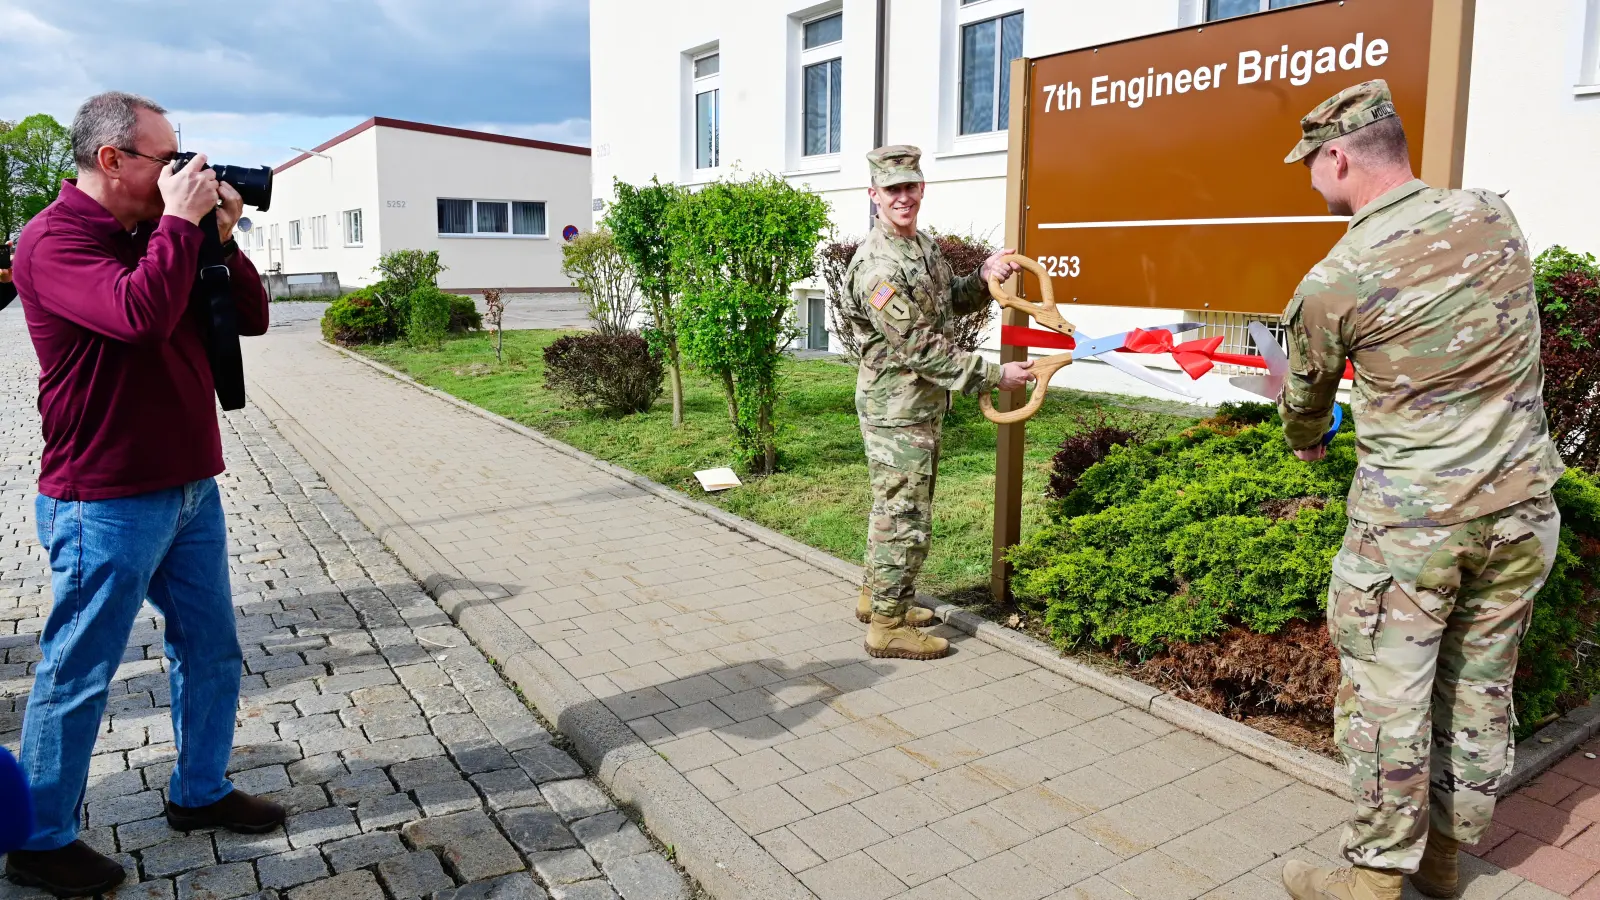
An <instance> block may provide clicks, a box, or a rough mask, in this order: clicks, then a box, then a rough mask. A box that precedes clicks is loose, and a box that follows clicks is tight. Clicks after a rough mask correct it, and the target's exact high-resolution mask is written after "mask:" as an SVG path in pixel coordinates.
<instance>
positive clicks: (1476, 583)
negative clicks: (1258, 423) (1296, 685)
mask: <svg viewBox="0 0 1600 900" xmlns="http://www.w3.org/2000/svg"><path fill="white" fill-rule="evenodd" d="M1301 125H1302V130H1303V132H1304V140H1302V141H1301V142H1300V144H1299V146H1297V147H1296V148H1295V150H1294V152H1293V153H1291V154H1290V155H1289V158H1288V159H1287V160H1286V162H1290V163H1294V162H1300V161H1302V160H1303V161H1304V162H1305V164H1306V166H1307V167H1308V168H1309V169H1310V170H1311V178H1312V185H1313V187H1314V188H1315V189H1316V190H1318V191H1319V192H1320V193H1321V194H1322V195H1323V197H1324V198H1326V199H1327V200H1328V207H1329V210H1330V211H1331V212H1333V213H1334V214H1336V215H1353V218H1352V219H1351V220H1350V230H1349V232H1348V233H1347V234H1346V235H1345V237H1344V238H1343V239H1342V240H1340V241H1339V243H1338V244H1337V245H1336V246H1335V247H1334V248H1333V251H1332V252H1331V253H1329V255H1328V257H1327V258H1326V259H1324V260H1323V261H1322V262H1320V263H1318V264H1317V265H1316V267H1315V268H1313V269H1312V270H1311V273H1310V274H1309V275H1307V276H1306V278H1305V280H1304V281H1302V282H1301V284H1300V287H1299V288H1298V290H1297V291H1296V292H1295V295H1294V298H1293V299H1292V300H1291V301H1290V302H1289V306H1288V309H1287V310H1286V311H1285V313H1284V323H1285V327H1286V330H1287V332H1288V337H1289V341H1288V344H1289V359H1290V376H1289V380H1288V382H1287V383H1286V385H1285V387H1284V392H1283V396H1282V398H1281V400H1280V403H1279V407H1280V410H1281V412H1282V414H1283V421H1284V430H1285V433H1286V435H1287V437H1288V442H1289V446H1290V448H1291V449H1293V450H1294V451H1295V453H1296V455H1298V456H1299V457H1300V458H1301V459H1305V460H1308V461H1311V460H1316V459H1320V458H1321V457H1322V455H1323V450H1322V445H1321V436H1322V434H1323V433H1324V432H1326V431H1327V429H1328V427H1329V425H1330V421H1331V411H1332V407H1333V404H1334V402H1335V401H1334V392H1335V390H1336V389H1337V388H1338V386H1339V379H1340V377H1341V375H1342V373H1343V370H1344V367H1345V360H1346V359H1347V358H1348V359H1349V360H1351V361H1352V362H1353V363H1354V365H1355V385H1354V387H1353V388H1352V390H1351V407H1352V409H1353V411H1354V413H1355V422H1356V433H1357V442H1356V449H1357V454H1358V456H1359V459H1360V462H1359V465H1358V467H1357V469H1356V477H1355V482H1354V484H1353V485H1352V486H1351V488H1350V497H1349V505H1348V509H1349V513H1350V525H1349V530H1348V531H1347V532H1346V535H1345V540H1344V546H1343V548H1342V549H1341V550H1340V551H1339V554H1338V556H1337V557H1335V559H1334V562H1333V578H1332V582H1331V584H1330V585H1329V588H1328V632H1329V636H1330V637H1331V638H1332V640H1333V643H1334V644H1335V646H1336V647H1337V648H1338V651H1339V658H1340V669H1341V678H1340V685H1339V692H1338V697H1337V700H1336V708H1335V726H1334V737H1335V741H1336V742H1337V743H1338V744H1339V747H1340V749H1341V751H1342V752H1343V753H1344V756H1345V759H1346V762H1347V764H1348V769H1349V773H1350V785H1351V792H1352V794H1353V795H1354V800H1355V806H1356V809H1355V814H1354V816H1353V817H1352V818H1351V820H1350V822H1349V824H1348V825H1347V826H1346V828H1345V833H1344V841H1343V853H1344V857H1345V859H1346V860H1348V861H1349V862H1350V863H1351V864H1352V867H1351V868H1346V869H1341V870H1338V871H1330V870H1326V869H1316V868H1313V867H1311V866H1309V865H1307V864H1305V863H1301V862H1290V863H1289V864H1288V865H1286V866H1285V868H1284V874H1283V878H1284V884H1285V886H1287V887H1288V889H1289V892H1290V893H1291V894H1292V895H1294V896H1295V897H1299V898H1306V900H1308V898H1313V897H1333V898H1374V897H1384V898H1398V897H1399V896H1400V889H1401V880H1402V878H1403V875H1404V873H1412V882H1413V884H1415V885H1416V887H1417V889H1418V890H1420V891H1421V892H1423V893H1424V894H1427V895H1429V896H1433V897H1450V896H1453V895H1454V894H1455V892H1456V890H1457V871H1456V849H1457V847H1458V845H1459V844H1462V843H1467V844H1471V843H1475V842H1476V841H1477V840H1478V839H1479V838H1480V837H1481V836H1482V835H1483V833H1484V830H1485V828H1487V827H1488V825H1489V819H1490V816H1491V815H1492V814H1493V812H1494V798H1495V791H1496V788H1497V786H1498V784H1499V781H1500V778H1501V776H1502V775H1504V773H1505V772H1507V771H1508V770H1509V769H1510V768H1511V756H1512V746H1511V729H1512V726H1513V725H1514V723H1515V717H1514V713H1513V710H1512V704H1511V681H1512V675H1513V673H1514V672H1515V671H1516V667H1517V643H1518V641H1519V640H1520V639H1521V637H1522V634H1523V631H1524V629H1525V628H1526V626H1527V622H1528V618H1529V615H1530V614H1531V612H1532V600H1533V597H1534V595H1535V594H1536V593H1538V591H1539V589H1540V588H1541V587H1542V586H1543V585H1544V582H1545V579H1546V578H1547V577H1548V576H1549V573H1550V568H1551V566H1552V564H1553V562H1554V560H1555V555H1556V542H1557V539H1558V537H1559V533H1560V527H1561V526H1560V516H1559V514H1558V512H1557V511H1556V505H1555V502H1554V501H1553V500H1552V499H1551V496H1550V491H1551V488H1552V486H1553V485H1554V484H1555V482H1556V480H1557V479H1558V478H1560V477H1561V473H1562V463H1561V459H1560V457H1559V456H1558V455H1557V453H1556V450H1555V447H1554V445H1553V444H1552V443H1551V441H1550V438H1549V433H1548V428H1547V426H1546V423H1545V416H1544V404H1543V400H1542V389H1543V379H1544V375H1543V370H1542V368H1541V367H1540V363H1539V314H1538V309H1537V307H1536V306H1535V304H1534V296H1533V269H1532V263H1531V261H1530V260H1529V257H1528V249H1527V242H1526V240H1525V239H1524V238H1523V236H1522V231H1521V229H1520V228H1518V226H1517V222H1516V219H1515V218H1513V217H1512V215H1511V210H1510V209H1509V208H1507V206H1506V204H1505V201H1503V200H1502V199H1501V198H1500V197H1499V196H1497V195H1495V194H1493V193H1490V192H1487V191H1460V190H1439V189H1435V188H1431V187H1429V186H1428V185H1427V184H1424V183H1423V182H1421V181H1419V180H1416V179H1415V178H1414V176H1413V175H1412V174H1411V164H1410V160H1409V151H1408V150H1407V146H1406V140H1405V132H1404V130H1403V129H1402V128H1401V125H1400V120H1399V119H1398V118H1397V117H1396V115H1395V110H1394V103H1393V102H1392V100H1391V98H1390V95H1389V89H1388V86H1387V85H1386V84H1385V83H1384V82H1382V81H1373V82H1368V83H1366V84H1361V85H1357V86H1355V87H1352V88H1349V89H1347V90H1345V91H1343V92H1341V93H1340V94H1338V95H1337V96H1335V97H1333V98H1331V99H1329V100H1327V101H1326V102H1324V103H1322V104H1321V105H1320V106H1318V107H1317V108H1316V109H1315V110H1313V111H1312V112H1311V113H1310V114H1309V115H1308V116H1306V118H1305V119H1304V120H1303V121H1302V123H1301Z"/></svg>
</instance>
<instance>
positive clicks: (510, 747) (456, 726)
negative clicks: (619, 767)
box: [0, 309, 688, 900]
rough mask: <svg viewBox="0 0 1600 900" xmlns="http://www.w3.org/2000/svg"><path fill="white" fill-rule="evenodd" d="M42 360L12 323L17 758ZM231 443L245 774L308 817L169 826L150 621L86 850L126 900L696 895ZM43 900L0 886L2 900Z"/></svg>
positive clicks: (269, 473) (8, 561)
mask: <svg viewBox="0 0 1600 900" xmlns="http://www.w3.org/2000/svg"><path fill="white" fill-rule="evenodd" d="M26 340H27V339H26V333H25V332H24V330H23V327H22V316H21V315H20V310H16V309H12V310H8V311H6V312H5V313H4V314H3V315H0V402H3V407H0V570H3V573H0V743H4V744H5V745H6V746H7V747H9V748H10V749H11V750H12V751H13V752H14V751H15V750H16V749H17V743H18V740H19V729H20V728H21V724H22V718H23V714H24V709H25V707H26V704H27V696H28V691H29V690H30V688H31V687H32V670H33V667H34V665H35V663H36V661H37V660H38V658H39V651H38V646H37V635H38V632H39V631H40V629H41V627H42V626H43V624H44V616H45V615H46V614H47V612H48V608H49V602H50V593H49V579H48V564H47V561H46V560H45V558H44V554H43V551H42V550H41V549H40V548H39V546H38V543H37V541H36V539H35V537H34V525H33V516H32V498H33V493H34V485H35V481H36V479H37V476H38V472H37V465H38V453H39V446H40V439H39V424H38V418H37V416H36V414H35V412H34V399H33V395H34V387H33V385H34V380H35V378H36V375H37V371H38V369H37V364H36V363H35V361H34V358H33V354H32V348H31V347H29V346H28V345H27V343H26ZM223 434H224V442H225V448H226V454H227V460H228V472H227V474H226V475H224V476H223V477H222V478H221V479H219V482H220V484H221V487H222V490H223V495H224V502H225V503H226V506H227V512H228V524H229V530H230V537H231V540H232V544H233V546H232V548H231V553H232V556H233V559H232V571H233V578H234V604H235V607H236V611H237V616H238V628H239V634H240V638H241V642H242V643H243V645H244V648H245V651H244V652H245V661H246V676H245V679H244V688H243V697H242V699H241V702H240V709H239V719H238V731H237V734H236V736H235V749H234V755H233V759H232V762H231V764H230V771H231V772H232V773H233V774H232V777H233V779H234V781H235V783H236V784H237V785H238V786H239V787H240V788H243V789H245V790H249V791H253V792H257V793H263V794H267V795H268V796H271V797H273V798H274V799H276V800H278V801H279V802H281V803H283V804H285V805H286V806H287V807H288V808H289V810H290V813H291V818H290V819H289V822H288V826H287V828H286V829H283V830H278V831H276V832H274V833H271V834H266V835H261V836H256V837H244V836H239V835H234V834H229V833H227V832H216V833H213V832H210V831H201V832H195V833H193V834H190V835H187V836H184V835H179V834H177V833H175V832H173V831H171V830H170V829H168V828H167V825H166V822H165V820H164V819H162V818H160V812H161V806H162V801H163V792H164V790H165V787H166V784H167V777H168V775H169V774H170V772H171V766H172V760H173V759H174V758H175V749H174V747H173V744H172V725H171V721H170V719H169V708H168V700H169V696H168V688H167V676H166V672H165V669H166V664H165V660H164V659H163V650H162V624H161V619H160V618H159V617H158V616H157V615H156V614H155V613H154V611H153V610H152V609H150V608H149V607H148V606H147V607H145V608H144V610H143V611H142V614H141V616H140V618H139V620H138V624H137V626H136V628H135V630H134V633H133V637H132V639H131V640H130V641H129V643H128V649H127V653H126V654H125V655H124V657H123V663H122V665H121V667H120V668H119V669H118V671H117V674H116V680H115V681H114V682H113V684H112V686H111V695H112V696H111V701H110V705H109V708H108V710H107V713H106V720H105V725H104V728H103V729H102V733H101V734H100V737H99V740H98V742H97V744H96V748H95V756H94V761H93V765H92V768H91V775H90V779H89V789H88V795H87V804H86V819H87V826H88V827H87V829H86V830H85V831H84V833H83V838H84V840H86V841H87V842H89V843H90V844H91V845H93V846H94V847H96V848H97V849H99V850H100V851H101V852H104V853H107V854H112V855H114V856H116V858H117V859H118V860H120V861H121V863H122V864H123V866H124V868H126V869H127V871H128V873H129V878H128V882H127V885H126V886H125V887H123V888H121V889H119V890H118V891H117V892H116V894H115V896H116V897H117V898H119V900H121V898H130V900H173V898H174V897H176V898H177V900H229V898H235V897H246V896H249V897H250V898H251V900H278V898H280V897H287V898H288V900H414V898H423V897H430V898H432V900H489V898H493V900H542V898H545V897H546V896H547V895H546V889H548V890H549V895H550V896H553V897H555V898H557V900H563V898H571V900H580V898H581V900H607V898H610V900H616V897H617V892H620V893H621V895H622V896H623V898H624V900H655V898H663V897H664V898H687V897H688V892H687V889H686V887H685V885H684V883H683V880H682V878H681V876H680V875H679V874H678V873H677V871H676V870H675V869H673V867H672V866H671V865H670V864H669V863H668V862H667V861H666V860H665V859H664V858H663V857H662V856H661V855H660V854H659V853H657V852H656V851H655V850H653V849H652V847H651V845H650V842H649V841H648V840H647V839H646V838H645V836H644V835H643V834H641V833H640V832H639V830H638V829H637V828H635V827H634V826H633V825H632V824H631V823H630V822H629V821H628V820H627V819H626V818H625V817H624V816H623V814H622V813H621V812H619V811H618V810H617V809H616V807H615V806H614V805H613V804H612V802H611V800H610V799H609V798H608V797H607V796H606V795H605V793H603V792H602V791H601V790H600V789H599V788H598V787H597V786H596V785H595V783H594V782H593V781H591V780H588V779H586V778H585V777H584V772H583V769H582V767H581V766H579V765H578V764H577V763H576V762H575V761H574V760H573V759H572V758H571V757H570V756H568V755H567V753H566V752H564V751H563V750H561V749H560V748H559V747H557V746H556V745H555V744H553V743H552V737H551V735H550V734H549V733H548V732H546V731H545V729H544V728H543V727H541V725H540V723H539V722H538V720H537V719H536V718H535V717H534V715H533V714H532V713H531V712H530V711H529V710H528V709H527V707H526V706H524V705H523V703H522V702H521V701H520V700H519V699H518V698H517V696H516V695H515V694H514V693H513V692H512V691H511V690H510V689H508V688H507V686H506V685H505V684H504V682H503V681H502V679H501V678H500V676H499V675H498V674H497V673H496V672H495V670H494V669H493V668H492V667H491V666H490V664H489V662H488V661H486V660H485V659H484V657H483V656H482V655H481V654H480V653H479V652H478V651H477V650H476V649H475V648H474V647H473V646H472V645H471V644H470V643H469V642H468V641H467V639H466V636H465V635H463V634H462V633H461V632H460V631H458V630H457V629H456V628H455V627H454V626H452V625H451V624H450V621H449V619H448V617H447V616H445V614H444V613H443V612H442V611H441V610H440V609H439V607H438V606H437V605H436V604H435V603H434V602H433V600H432V599H431V598H429V597H428V595H427V594H426V593H424V592H423V590H422V588H421V586H419V585H418V584H417V582H416V581H415V579H413V578H412V577H411V576H410V575H409V574H408V573H407V572H406V571H405V569H404V568H402V567H401V566H400V565H399V563H398V562H396V561H395V559H394V558H393V557H392V556H391V555H390V554H389V552H388V551H387V550H385V549H384V548H383V546H382V545H381V544H380V543H379V542H378V541H377V540H376V539H374V537H373V536H372V534H371V533H369V532H368V531H367V529H366V528H365V527H364V526H363V525H362V524H361V522H360V521H359V520H357V519H356V518H355V516H353V515H352V514H351V513H350V512H349V511H348V510H347V509H346V508H345V507H344V505H343V504H342V503H340V501H339V499H338V498H337V497H334V496H333V495H332V493H331V492H330V491H329V490H328V489H327V486H326V485H325V484H323V483H322V481H321V479H320V478H319V477H318V475H317V473H316V472H315V471H313V470H312V469H311V468H310V467H309V466H307V465H306V464H305V462H304V460H302V459H301V458H300V456H299V454H298V453H296V452H295V451H294V449H293V448H292V447H290V446H289V445H288V444H287V443H286V442H285V441H284V440H283V439H282V438H281V437H280V436H279V435H278V434H277V432H276V431H274V430H273V428H272V426H271V425H270V423H268V422H266V421H265V419H264V418H263V417H262V416H261V414H260V413H259V412H257V411H255V410H254V409H247V410H245V411H243V412H241V413H235V414H231V415H229V416H228V418H227V420H226V422H225V423H224V429H223ZM6 812H7V811H4V810H0V815H5V814H6ZM613 887H615V889H616V891H613ZM46 896H47V895H45V894H43V893H42V892H39V891H36V890H32V889H24V888H19V887H16V886H14V885H12V884H11V883H10V882H7V881H4V880H3V879H0V900H33V898H43V897H46Z"/></svg>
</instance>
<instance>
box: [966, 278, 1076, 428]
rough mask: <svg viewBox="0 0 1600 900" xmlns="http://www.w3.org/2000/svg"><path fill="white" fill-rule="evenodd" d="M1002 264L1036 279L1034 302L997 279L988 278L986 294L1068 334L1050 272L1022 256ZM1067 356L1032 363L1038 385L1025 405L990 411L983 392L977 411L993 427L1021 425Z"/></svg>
mask: <svg viewBox="0 0 1600 900" xmlns="http://www.w3.org/2000/svg"><path fill="white" fill-rule="evenodd" d="M1004 261H1005V262H1012V263H1016V264H1017V265H1019V266H1021V267H1022V268H1024V269H1027V270H1028V271H1029V272H1032V273H1033V274H1034V275H1035V276H1036V277H1037V278H1038V279H1039V292H1040V294H1041V295H1042V296H1041V297H1040V300H1039V302H1038V303H1031V302H1029V301H1027V300H1024V299H1022V298H1021V297H1018V296H1016V295H1015V294H1012V293H1010V292H1009V291H1007V290H1006V289H1005V287H1004V285H1002V284H1001V283H1000V279H998V278H990V279H989V294H990V296H992V297H994V299H995V302H997V303H999V304H1000V306H1001V307H1002V308H1006V309H1015V310H1019V311H1021V312H1024V313H1027V314H1028V316H1029V317H1031V318H1032V319H1033V320H1034V321H1035V322H1038V323H1039V324H1040V325H1042V326H1044V327H1045V328H1048V329H1050V330H1051V331H1054V332H1056V333H1058V334H1065V335H1071V334H1072V333H1073V331H1075V330H1076V329H1075V328H1074V326H1073V324H1072V323H1071V322H1068V321H1067V320H1066V319H1063V318H1062V317H1061V313H1060V312H1059V311H1057V310H1056V292H1055V288H1054V287H1052V286H1051V284H1050V273H1049V272H1047V271H1045V268H1044V266H1042V265H1040V264H1039V263H1038V262H1036V261H1035V260H1033V259H1030V258H1028V257H1026V256H1017V255H1012V256H1007V257H1004ZM1071 363H1072V354H1071V353H1058V354H1056V355H1055V356H1046V357H1045V358H1044V359H1038V360H1034V363H1033V368H1032V370H1031V371H1032V372H1033V374H1034V377H1035V378H1037V379H1039V383H1038V386H1037V387H1035V388H1034V389H1033V395H1032V396H1031V397H1029V398H1028V403H1027V405H1026V406H1022V407H1019V408H1017V409H1013V410H1011V411H1009V412H999V411H997V410H996V409H995V408H994V401H993V400H992V399H991V398H990V396H989V394H987V393H985V394H984V395H983V396H982V397H979V398H978V408H979V409H980V410H982V411H983V417H984V418H986V419H988V420H989V421H991V422H993V423H995V424H996V425H1010V424H1013V423H1015V422H1025V421H1027V420H1028V419H1031V418H1033V414H1034V413H1036V412H1038V411H1039V407H1041V406H1043V405H1044V397H1045V393H1046V392H1047V391H1048V390H1049V388H1050V379H1051V378H1052V377H1054V376H1055V374H1056V372H1059V371H1060V370H1061V369H1062V368H1064V367H1066V366H1068V365H1071Z"/></svg>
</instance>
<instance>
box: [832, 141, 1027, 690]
mask: <svg viewBox="0 0 1600 900" xmlns="http://www.w3.org/2000/svg"><path fill="white" fill-rule="evenodd" d="M921 158H922V151H920V150H918V149H917V148H915V147H907V146H891V147H880V148H878V149H877V150H874V151H872V152H871V153H869V154H867V163H868V165H869V167H870V168H871V171H872V187H870V188H868V194H869V195H870V196H871V197H872V201H873V203H875V204H877V208H878V219H877V222H876V223H875V225H874V227H873V229H872V233H870V234H868V235H867V237H866V240H864V241H862V242H861V246H860V247H859V248H858V249H857V250H856V255H855V257H854V258H852V259H851V260H850V268H849V269H848V270H847V271H846V273H845V285H846V291H847V297H846V300H847V303H846V304H845V306H846V310H847V314H846V315H845V317H844V318H845V323H844V324H845V326H846V327H848V328H850V329H852V330H853V331H854V333H855V337H856V340H857V342H858V344H859V345H860V347H861V369H860V372H859V374H858V375H857V377H856V412H857V414H858V415H859V416H860V418H861V437H862V440H863V442H864V443H865V444H866V449H867V471H868V473H869V474H870V476H871V479H872V515H871V518H870V520H869V521H868V526H867V557H866V563H867V565H866V582H865V584H863V585H862V587H861V596H860V600H859V602H858V603H857V606H856V618H858V619H859V620H861V621H862V622H866V623H869V627H868V630H867V640H866V648H867V652H868V653H869V654H871V655H873V656H878V657H896V658H901V659H938V658H939V657H941V656H944V655H945V654H946V653H948V652H949V650H950V643H949V641H946V640H945V639H944V638H941V637H936V636H934V635H929V634H924V633H923V632H922V631H920V630H919V629H918V628H917V626H919V625H926V624H927V623H928V622H930V621H931V620H932V619H933V615H932V613H930V612H928V611H927V610H925V609H922V608H920V607H917V606H915V605H913V603H912V600H913V598H914V597H915V596H916V587H915V585H916V579H917V572H918V571H920V570H921V568H922V563H923V561H924V560H926V559H927V558H928V542H929V539H930V537H931V536H932V532H933V486H934V478H935V474H936V472H937V470H938V465H939V435H940V430H941V428H942V427H943V423H944V414H945V411H946V410H948V409H949V406H950V393H949V392H950V391H962V392H964V393H968V394H978V393H981V392H983V391H989V390H993V389H994V388H996V387H998V388H1000V389H1001V390H1004V391H1009V390H1016V389H1017V388H1020V387H1022V386H1023V385H1025V384H1027V383H1028V382H1029V381H1032V380H1033V375H1032V374H1030V373H1029V372H1028V371H1027V370H1028V368H1029V367H1030V366H1032V365H1033V364H1032V363H1030V362H1016V363H1007V364H1005V365H1004V366H1001V365H999V364H997V363H993V362H990V361H989V360H987V359H984V358H983V357H982V356H981V355H979V354H977V353H972V352H967V351H964V350H961V349H960V348H958V347H957V346H956V345H955V343H954V340H953V335H954V330H955V320H956V318H957V317H958V316H961V315H965V314H967V313H969V312H972V311H973V310H976V309H980V308H982V306H983V305H984V304H987V303H988V302H989V294H988V289H987V284H988V279H989V278H990V277H996V278H1002V279H1004V278H1009V277H1010V276H1011V275H1012V274H1014V273H1015V272H1017V271H1019V267H1018V266H1017V265H1016V264H1015V263H1008V262H1004V261H1003V260H1002V257H1004V256H1006V255H1008V254H1010V253H1011V252H1012V251H1011V250H1001V251H1000V252H998V253H996V254H994V255H993V256H990V257H989V259H988V260H986V261H985V262H984V264H983V267H982V269H980V270H979V271H977V272H974V273H972V274H971V275H967V276H965V277H962V278H956V277H954V273H953V272H952V271H951V268H950V263H949V262H947V261H946V260H945V258H944V255H943V254H942V253H940V252H939V246H938V245H937V244H936V243H934V241H933V239H932V238H930V237H929V236H928V235H926V234H924V233H922V232H920V231H918V230H917V214H918V212H919V211H920V210H921V208H922V193H923V178H922V169H921V167H920V161H921Z"/></svg>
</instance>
